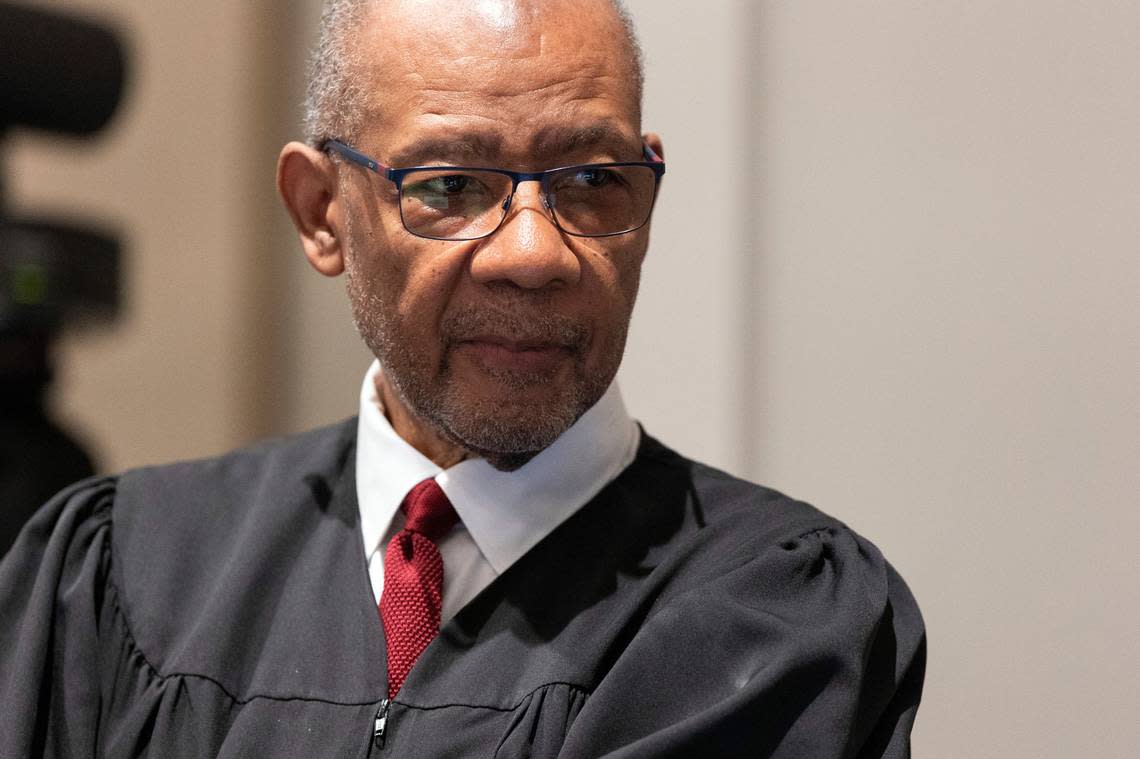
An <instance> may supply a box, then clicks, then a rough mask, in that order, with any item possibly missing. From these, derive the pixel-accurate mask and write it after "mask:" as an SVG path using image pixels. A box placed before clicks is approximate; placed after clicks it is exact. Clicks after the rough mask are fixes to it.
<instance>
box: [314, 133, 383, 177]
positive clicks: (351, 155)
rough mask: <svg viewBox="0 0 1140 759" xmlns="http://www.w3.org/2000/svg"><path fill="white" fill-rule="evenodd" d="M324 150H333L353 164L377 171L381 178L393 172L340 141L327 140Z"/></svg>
mask: <svg viewBox="0 0 1140 759" xmlns="http://www.w3.org/2000/svg"><path fill="white" fill-rule="evenodd" d="M323 148H324V150H333V151H335V152H337V153H339V154H340V155H341V156H343V157H344V158H347V159H348V160H350V161H352V162H353V163H356V164H359V165H361V166H363V167H364V168H366V169H370V170H372V171H375V172H376V173H377V174H380V175H381V176H387V175H388V172H389V171H391V168H390V167H388V166H385V165H384V164H382V163H378V162H377V161H374V160H372V159H371V158H369V157H368V156H366V155H364V154H363V153H361V152H359V151H356V150H353V149H352V148H350V147H349V146H348V145H345V144H344V143H343V142H341V141H340V140H326V141H325V144H324V146H323Z"/></svg>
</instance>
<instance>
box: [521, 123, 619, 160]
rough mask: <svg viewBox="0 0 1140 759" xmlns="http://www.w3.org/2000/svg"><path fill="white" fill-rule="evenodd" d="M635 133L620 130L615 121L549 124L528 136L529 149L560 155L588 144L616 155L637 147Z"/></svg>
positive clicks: (580, 148) (544, 153)
mask: <svg viewBox="0 0 1140 759" xmlns="http://www.w3.org/2000/svg"><path fill="white" fill-rule="evenodd" d="M637 144H638V142H637V139H636V136H635V137H633V138H631V137H630V135H628V134H626V133H625V132H623V131H622V130H621V129H620V128H619V127H618V126H617V125H616V124H614V123H612V122H608V121H603V122H599V123H597V124H591V125H588V126H551V127H544V128H543V129H541V130H539V132H538V134H537V135H535V137H534V139H533V140H531V149H532V150H533V151H534V153H535V154H536V155H542V156H546V155H552V156H559V155H564V154H567V153H573V152H575V151H579V150H584V149H587V148H601V149H606V150H609V151H611V152H612V154H613V156H614V157H615V158H617V157H618V156H619V155H620V154H621V153H623V152H626V151H629V150H633V151H636V150H637Z"/></svg>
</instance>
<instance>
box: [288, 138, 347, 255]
mask: <svg viewBox="0 0 1140 759" xmlns="http://www.w3.org/2000/svg"><path fill="white" fill-rule="evenodd" d="M337 190H338V186H337V177H336V166H335V165H334V164H333V162H332V161H331V160H330V159H329V158H328V156H326V155H325V154H324V153H322V152H320V151H319V150H315V149H313V148H311V147H309V146H308V145H305V144H303V143H300V142H290V143H289V144H288V145H286V146H285V147H284V148H282V149H281V156H280V157H279V158H278V159H277V191H278V192H279V193H281V199H282V200H283V201H285V208H286V209H287V210H288V211H289V216H290V218H292V219H293V226H295V227H297V233H298V234H300V236H301V247H303V248H304V249H305V257H306V258H308V259H309V263H310V264H312V266H313V268H314V269H316V270H317V271H319V272H320V273H321V274H324V275H325V276H326V277H335V276H337V275H339V274H341V273H342V272H343V271H344V247H343V241H342V240H341V239H340V237H339V233H340V230H341V229H343V226H342V225H341V224H340V223H339V222H340V219H339V210H340V209H339V205H338V204H339V200H338V194H337Z"/></svg>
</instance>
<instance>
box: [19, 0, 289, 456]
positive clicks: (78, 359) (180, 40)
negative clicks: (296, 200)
mask: <svg viewBox="0 0 1140 759" xmlns="http://www.w3.org/2000/svg"><path fill="white" fill-rule="evenodd" d="M38 5H40V6H43V7H45V8H68V9H73V8H77V9H80V10H82V11H83V12H86V13H90V14H92V15H95V16H97V17H99V18H101V19H103V20H107V21H110V22H113V23H114V24H116V25H117V26H120V27H121V28H123V29H124V30H126V31H127V32H128V34H129V38H130V48H131V57H132V61H131V62H132V77H131V81H130V88H129V92H128V97H127V100H126V101H125V103H124V107H123V108H122V109H121V111H120V113H119V114H118V115H117V117H116V120H115V122H114V123H113V125H112V128H111V129H109V130H108V132H107V133H106V134H103V135H100V137H99V138H98V139H97V140H95V141H93V142H91V143H90V144H88V143H80V142H71V141H64V140H61V139H56V138H49V137H45V136H41V135H32V134H27V133H15V134H13V135H12V136H11V139H10V140H8V142H7V144H6V153H7V154H6V158H7V159H8V161H7V166H6V167H5V168H6V169H7V171H8V173H9V175H8V179H9V183H8V191H9V198H8V200H9V202H11V203H12V204H13V205H14V206H15V207H16V209H17V210H23V211H26V212H43V211H59V212H63V213H70V212H79V213H81V214H83V215H86V216H90V217H94V218H97V219H100V220H106V221H111V222H114V223H116V224H118V225H119V226H120V227H121V228H122V229H123V231H124V232H125V237H126V241H127V244H128V245H127V250H126V259H125V264H126V265H125V277H124V280H125V287H126V294H127V304H126V309H125V313H124V314H123V318H122V320H121V322H120V323H119V324H118V325H116V326H115V327H114V328H113V329H111V330H109V331H106V332H104V333H100V334H84V335H80V336H75V337H74V338H69V339H67V340H65V341H64V343H63V345H62V346H61V350H60V351H59V362H58V363H59V372H60V376H59V382H58V389H59V391H60V392H59V393H58V404H57V405H58V408H59V412H60V414H61V416H62V417H63V418H65V419H67V420H69V421H70V422H71V423H73V424H74V425H75V426H76V427H77V428H78V429H79V430H80V431H81V432H82V433H83V436H84V437H85V438H86V440H87V441H89V443H90V444H92V446H93V447H94V448H95V450H96V452H97V454H98V456H99V459H100V462H101V464H102V466H103V468H105V469H110V470H114V469H119V468H121V467H124V466H128V465H135V464H140V463H148V462H157V461H163V460H167V459H170V458H173V457H182V456H190V455H202V454H204V453H209V452H216V451H221V450H224V449H226V448H229V447H231V446H233V445H234V444H235V443H237V442H239V441H243V440H247V439H250V438H251V437H253V436H255V435H256V434H257V433H259V432H260V431H262V430H265V429H268V428H269V427H270V426H271V425H270V420H269V415H270V413H271V408H270V402H269V401H270V396H266V395H264V394H261V393H258V392H256V387H257V386H258V384H259V383H261V382H263V381H264V380H265V378H267V377H269V376H271V372H270V369H271V366H272V365H271V361H272V360H273V353H272V352H270V351H266V350H265V349H264V347H265V346H266V343H267V341H266V339H265V335H266V332H267V330H268V329H271V328H272V326H273V324H274V321H275V318H276V317H275V310H276V301H277V300H278V299H280V298H281V297H282V293H281V292H280V288H279V287H277V286H276V285H275V283H276V282H277V281H278V280H279V274H278V271H277V270H276V268H275V266H274V264H273V261H272V260H271V258H272V257H273V255H274V251H273V250H272V248H271V247H270V246H269V245H267V243H266V238H265V229H266V227H267V226H269V222H270V220H271V219H272V218H275V217H274V214H275V209H274V207H273V206H271V205H269V203H270V202H272V177H273V165H274V160H275V156H276V145H275V144H276V142H277V138H276V135H274V134H273V133H272V131H273V130H272V129H271V128H270V124H271V122H270V121H269V120H268V115H267V114H268V113H269V112H270V111H269V109H268V108H266V107H265V104H266V102H267V101H272V100H273V98H274V93H275V92H276V90H277V87H278V85H277V82H276V80H275V78H274V77H273V76H272V75H271V73H272V72H271V71H270V70H269V65H270V64H269V61H270V60H271V59H270V57H269V56H268V54H267V49H268V48H270V47H272V46H273V44H274V39H273V34H274V19H273V17H272V15H271V14H265V13H263V12H260V11H259V4H257V3H248V2H243V3H232V2H228V1H226V0H213V1H212V2H199V3H172V2H164V3H156V2H153V0H129V1H127V0H115V1H112V0H85V2H82V3H78V2H62V1H61V2H40V3H38ZM60 54H61V55H65V54H66V51H60ZM272 345H273V341H272V340H270V341H268V347H270V348H271V347H272Z"/></svg>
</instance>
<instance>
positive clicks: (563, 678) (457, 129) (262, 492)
mask: <svg viewBox="0 0 1140 759" xmlns="http://www.w3.org/2000/svg"><path fill="white" fill-rule="evenodd" d="M640 96H641V73H640V61H639V54H638V50H637V46H636V43H635V42H634V38H633V34H632V29H631V26H630V23H629V21H628V18H627V17H626V16H625V15H624V14H623V13H622V12H621V9H620V8H619V7H618V6H617V5H615V3H614V2H613V1H612V0H480V2H475V1H474V0H472V1H471V2H436V1H435V0H371V1H368V0H333V2H331V3H330V6H329V8H328V9H327V11H326V13H325V16H324V22H323V30H322V37H321V43H320V48H319V50H318V55H317V58H316V61H315V65H314V69H313V75H312V81H311V86H310V103H309V105H310V113H309V120H308V127H309V134H308V138H309V139H308V143H307V144H300V143H292V144H290V145H288V146H286V147H285V149H284V150H283V152H282V154H281V159H280V163H279V171H278V185H279V189H280V191H281V194H282V196H283V198H284V201H285V204H286V206H287V207H288V209H289V212H290V214H291V216H292V218H293V221H294V223H295V224H296V226H297V229H298V231H299V233H300V238H301V242H302V245H303V247H304V250H305V254H306V256H307V257H308V259H309V261H310V262H311V264H312V265H313V267H315V268H316V269H317V270H318V271H319V272H321V273H322V274H325V275H328V276H337V275H339V274H341V273H342V272H343V273H346V274H347V283H348V293H349V296H350V299H351V301H352V307H353V311H354V314H355V318H356V322H357V325H358V327H359V329H360V332H361V334H362V335H363V337H364V340H365V341H366V342H367V344H368V345H369V346H370V347H371V348H372V350H373V352H374V353H375V355H376V357H377V359H378V362H377V364H376V365H374V366H373V367H372V369H371V370H370V371H369V372H368V374H367V376H366V378H365V382H364V389H363V392H362V398H361V412H360V416H359V418H358V419H357V420H352V421H350V422H348V423H342V424H340V425H337V426H334V427H331V428H328V429H324V430H319V431H316V432H314V433H310V434H307V435H304V436H300V437H297V438H294V439H289V440H284V441H276V442H271V443H268V444H266V445H264V446H261V447H258V448H254V449H251V450H248V451H242V452H238V453H235V454H231V455H229V456H225V457H222V458H220V459H216V460H211V461H206V462H195V463H186V464H177V465H173V466H168V467H160V468H153V469H147V470H142V471H134V472H128V473H126V474H124V475H122V476H120V477H116V478H105V479H100V480H95V481H89V482H87V483H84V484H81V485H79V486H76V487H74V488H72V489H71V490H69V491H66V492H64V493H63V494H61V495H60V496H58V497H57V498H56V499H55V500H54V501H53V502H52V503H51V504H49V506H48V507H46V508H45V509H44V510H43V511H42V512H41V514H40V515H39V517H38V518H37V520H36V521H35V522H33V524H32V525H31V527H30V528H29V530H28V531H26V532H25V534H24V536H23V537H22V539H21V541H20V543H19V544H18V545H17V547H16V548H15V549H14V550H13V552H12V554H11V555H10V556H9V558H8V559H7V560H6V562H5V564H4V565H3V568H2V569H0V587H2V590H3V600H2V602H0V603H2V606H0V611H2V613H3V619H4V626H3V630H2V631H0V662H2V663H3V681H2V682H0V754H3V755H4V756H40V755H47V756H92V755H99V756H109V757H136V756H154V757H204V756H224V757H326V756H327V757H365V756H373V757H386V756H390V757H417V758H419V759H423V758H425V757H460V756H463V757H465V756H479V757H484V756H496V757H531V756H535V757H555V756H558V757H599V756H612V757H665V756H670V757H706V756H707V757H720V756H749V757H753V756H771V757H813V758H820V757H903V756H907V755H908V754H909V732H910V728H911V725H912V723H913V719H914V715H915V710H916V709H917V704H918V700H919V695H920V691H921V686H922V672H923V661H924V637H923V629H922V623H921V619H920V617H919V614H918V611H917V608H916V606H915V604H914V601H913V599H912V598H911V596H910V594H909V593H908V591H907V589H906V587H905V585H904V584H903V582H902V581H901V579H900V578H899V577H898V576H897V575H896V574H895V573H894V571H893V570H892V569H891V568H890V566H889V565H888V564H887V563H886V562H885V561H884V559H883V558H882V556H881V555H880V554H879V552H878V551H877V550H876V549H875V548H874V547H873V546H872V545H871V544H870V543H868V542H867V541H865V540H864V539H862V538H860V537H859V536H857V535H855V534H854V533H852V532H851V531H850V530H848V529H847V528H846V527H845V526H844V525H842V524H841V523H839V522H837V521H835V520H834V519H831V518H829V517H827V516H825V515H824V514H822V513H820V512H818V511H816V510H814V509H812V508H811V507H809V506H807V505H805V504H803V503H799V502H796V501H793V500H791V499H788V498H786V497H784V496H782V495H780V494H778V493H776V492H773V491H770V490H766V489H763V488H760V487H758V486H755V485H751V484H748V483H745V482H742V481H739V480H736V479H734V478H732V477H730V476H728V475H726V474H723V473H721V472H717V471H714V470H712V469H710V468H708V467H705V466H702V465H700V464H697V463H694V462H692V461H689V460H686V459H684V458H682V457H681V456H679V455H678V454H676V453H674V452H672V451H671V450H669V449H668V448H666V447H665V446H663V445H662V444H661V443H659V442H657V441H655V440H654V439H652V438H651V437H649V436H647V435H645V434H643V433H642V432H641V431H640V429H639V428H638V427H637V425H636V424H635V423H634V422H632V421H631V420H630V418H629V417H628V416H627V414H626V412H625V409H624V407H623V405H622V401H621V398H620V395H619V393H618V390H617V388H616V387H615V386H614V384H613V379H614V375H615V373H616V371H617V368H618V364H619V363H620V360H621V356H622V352H623V348H624V343H625V336H626V328H627V325H628V323H629V318H630V313H631V310H632V308H633V303H634V299H635V296H636V294H637V288H638V279H639V272H640V269H641V265H642V261H643V259H644V257H645V253H646V248H647V243H648V230H649V226H648V223H649V217H650V213H651V211H652V208H653V203H654V200H655V197H656V192H657V189H658V186H659V183H660V180H661V177H662V175H663V173H664V170H665V167H664V163H663V162H662V156H663V155H664V152H663V150H662V146H661V142H660V140H659V139H658V138H657V137H656V136H655V135H653V134H644V135H643V134H642V133H641V128H640ZM378 610H379V613H378Z"/></svg>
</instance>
